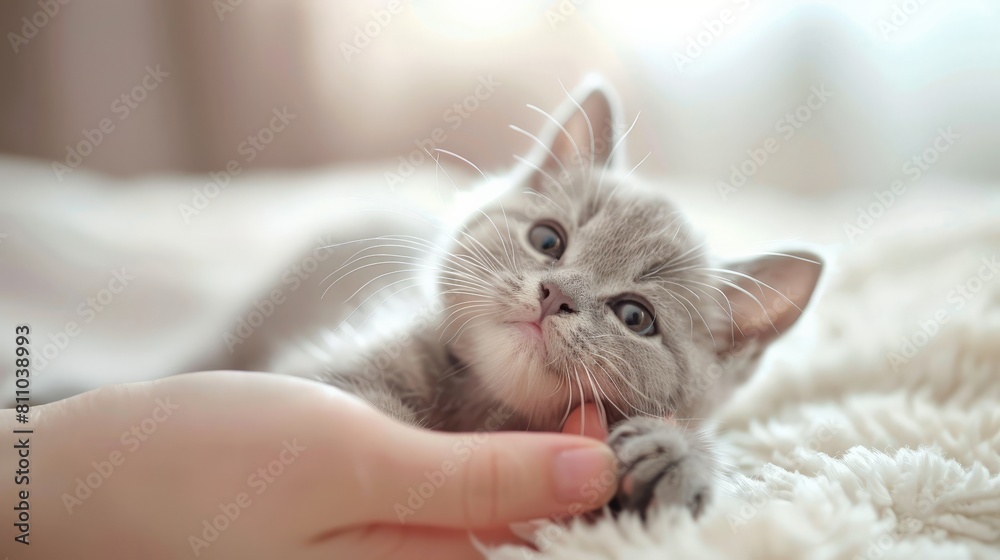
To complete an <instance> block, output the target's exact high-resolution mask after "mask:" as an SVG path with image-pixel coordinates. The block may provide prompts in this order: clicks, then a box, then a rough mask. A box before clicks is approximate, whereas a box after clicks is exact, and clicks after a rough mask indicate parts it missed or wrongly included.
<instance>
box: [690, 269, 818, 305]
mask: <svg viewBox="0 0 1000 560" xmlns="http://www.w3.org/2000/svg"><path fill="white" fill-rule="evenodd" d="M802 260H804V261H806V262H813V261H810V260H808V259H802ZM702 270H705V271H708V272H718V273H721V274H732V275H735V276H739V277H740V278H746V279H747V280H750V281H751V282H753V283H754V284H756V285H757V287H758V289H759V288H760V287H761V286H763V287H765V288H767V289H769V290H771V291H772V292H774V293H776V294H778V295H779V296H781V298H782V299H784V300H785V301H786V302H788V304H789V305H791V306H792V307H794V308H795V309H797V310H798V311H799V312H800V313H801V312H802V309H800V308H799V306H798V305H795V302H794V301H792V300H791V299H790V298H789V297H788V296H786V295H785V294H783V293H781V290H778V289H777V288H774V287H772V286H771V285H770V284H768V283H767V282H762V281H760V280H758V279H756V278H754V277H753V276H750V275H749V274H744V273H742V272H737V271H735V270H729V269H728V268H708V267H704V268H702ZM716 278H718V276H716ZM720 279H721V278H720ZM747 295H749V294H747ZM760 295H761V297H763V296H764V290H760ZM755 299H756V298H755ZM757 303H760V302H759V301H758V302H757ZM763 307H764V306H763V305H761V308H763ZM764 311H767V309H764Z"/></svg>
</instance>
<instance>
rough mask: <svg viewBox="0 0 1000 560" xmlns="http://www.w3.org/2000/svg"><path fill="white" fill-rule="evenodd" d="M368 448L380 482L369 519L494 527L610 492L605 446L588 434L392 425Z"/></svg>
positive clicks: (596, 503)
mask: <svg viewBox="0 0 1000 560" xmlns="http://www.w3.org/2000/svg"><path fill="white" fill-rule="evenodd" d="M395 432H396V433H394V434H392V435H391V436H390V437H391V441H389V442H385V441H383V442H379V445H378V446H375V448H374V449H373V451H374V452H376V453H379V454H381V460H379V461H377V462H375V463H374V464H373V465H372V466H373V468H374V470H375V473H374V476H373V477H372V478H373V479H374V480H376V481H378V483H379V484H381V485H382V486H381V488H380V494H381V496H380V498H381V499H375V500H370V501H369V504H371V505H372V507H374V508H375V509H374V510H373V511H370V512H369V515H370V516H369V519H368V520H369V521H381V522H386V523H403V524H412V525H423V526H436V527H453V528H483V527H496V526H498V525H505V524H508V523H512V522H515V521H526V520H529V519H536V518H540V517H548V516H552V515H564V514H567V513H569V514H572V515H576V514H579V513H582V512H584V511H589V510H591V509H594V508H598V507H601V506H602V505H604V504H605V503H606V502H607V501H608V500H609V499H610V498H611V494H612V491H613V488H611V487H610V486H609V485H608V484H605V483H602V482H601V479H602V477H603V478H607V477H608V476H609V474H608V473H612V474H613V473H614V457H613V456H612V453H611V450H610V449H609V448H608V447H607V446H606V445H604V443H603V442H598V441H595V440H593V439H590V438H582V437H578V436H567V435H561V434H546V433H504V432H477V433H474V434H468V433H467V434H446V433H441V432H430V431H427V430H419V429H416V428H411V427H408V426H403V425H398V426H397V427H396V429H395Z"/></svg>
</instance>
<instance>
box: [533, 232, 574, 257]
mask: <svg viewBox="0 0 1000 560" xmlns="http://www.w3.org/2000/svg"><path fill="white" fill-rule="evenodd" d="M528 241H530V242H531V246H532V247H534V248H535V249H536V250H537V251H538V252H539V253H543V254H545V255H548V256H550V257H552V258H553V259H556V260H559V257H562V254H563V251H564V250H565V248H566V242H565V241H564V240H563V236H562V234H560V233H559V231H558V230H557V229H556V228H554V227H552V226H550V225H548V224H536V225H535V226H534V227H532V228H531V231H530V232H528Z"/></svg>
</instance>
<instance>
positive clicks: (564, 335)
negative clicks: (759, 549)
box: [441, 90, 818, 429]
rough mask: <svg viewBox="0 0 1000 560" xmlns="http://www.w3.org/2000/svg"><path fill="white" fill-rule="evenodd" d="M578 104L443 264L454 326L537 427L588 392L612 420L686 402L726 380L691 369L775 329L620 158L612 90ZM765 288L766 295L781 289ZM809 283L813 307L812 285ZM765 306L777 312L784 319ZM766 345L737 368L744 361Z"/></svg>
mask: <svg viewBox="0 0 1000 560" xmlns="http://www.w3.org/2000/svg"><path fill="white" fill-rule="evenodd" d="M566 112H568V113H570V116H569V117H568V118H566V119H564V120H563V128H564V129H565V131H563V130H559V131H558V133H557V134H555V136H554V139H553V140H552V142H551V145H550V146H549V147H548V150H544V151H543V152H544V154H543V155H541V156H540V157H538V158H536V160H535V161H536V163H534V164H533V165H534V169H532V170H531V172H529V173H527V174H524V175H523V176H515V177H512V178H510V180H511V182H512V185H511V186H510V187H509V188H508V189H507V190H506V192H505V193H504V194H503V195H501V196H500V197H498V198H497V199H495V200H494V201H493V202H491V203H489V204H488V205H487V206H485V207H484V208H483V209H482V212H480V213H476V214H475V215H473V216H472V217H471V218H470V219H469V220H468V221H467V222H466V224H465V226H464V227H463V228H462V230H461V231H459V232H458V233H456V234H455V236H454V240H453V241H454V243H453V250H452V254H451V256H450V257H449V258H447V259H446V261H445V262H444V263H443V264H442V272H441V280H442V291H443V298H444V302H445V305H446V306H447V309H448V311H449V312H451V313H452V315H450V321H449V323H450V324H449V323H446V324H447V326H448V328H447V329H446V331H447V333H446V339H447V338H448V337H451V341H452V342H451V347H452V350H453V351H454V352H455V353H456V355H458V356H459V357H460V358H461V359H462V360H463V361H464V362H465V363H466V364H468V365H469V368H470V372H471V374H472V375H475V376H478V378H479V381H480V382H481V383H482V385H483V387H484V390H485V391H488V392H489V393H490V395H489V396H491V397H493V398H496V399H499V400H501V401H502V402H504V403H506V404H508V405H510V406H512V407H513V408H514V409H515V410H517V411H519V412H520V413H522V414H523V415H525V416H526V417H528V418H530V421H531V427H532V428H536V427H537V428H538V429H558V427H559V426H560V425H561V422H562V420H563V419H564V417H565V415H566V414H567V413H568V412H569V410H570V409H571V408H572V407H574V406H576V405H577V404H579V403H580V402H581V401H595V402H597V403H599V404H600V405H601V406H600V407H599V408H603V410H604V411H605V412H606V414H607V417H608V420H609V423H613V422H614V421H615V420H618V419H622V418H624V417H628V416H635V415H639V414H651V415H656V416H665V415H669V414H674V413H678V412H679V413H681V414H685V415H686V414H689V413H691V412H692V411H694V410H696V409H698V408H699V406H698V402H700V401H702V400H705V399H706V398H708V397H713V395H706V394H705V393H706V392H709V391H712V390H714V389H713V388H712V387H703V386H701V385H698V384H697V383H695V381H696V380H695V379H694V376H696V375H700V372H705V371H708V370H709V369H710V368H712V367H714V368H716V369H718V368H719V367H720V364H721V363H725V362H724V360H723V357H725V355H726V353H727V352H731V351H732V350H733V349H734V343H736V342H739V341H743V342H749V341H752V340H753V339H754V337H755V336H756V337H757V338H761V339H762V341H764V340H763V339H766V338H768V337H766V336H763V337H761V336H757V335H760V334H764V333H766V331H765V330H764V329H762V328H761V327H762V325H761V324H760V319H759V318H758V322H757V324H753V323H745V324H743V325H742V326H741V325H739V324H737V323H736V322H734V320H733V319H731V316H732V317H736V318H737V319H738V318H739V315H741V311H742V312H743V313H742V314H746V313H747V310H745V309H743V310H741V309H740V308H739V306H738V304H739V301H738V300H739V299H740V296H743V295H745V294H744V293H741V292H733V290H732V286H736V285H739V281H740V280H741V279H740V278H739V277H734V276H723V279H720V278H717V277H716V274H715V273H713V271H711V270H708V268H709V266H710V265H709V262H708V260H707V257H706V254H705V251H704V250H703V247H702V245H701V244H700V243H699V241H698V240H697V239H695V238H693V237H692V235H691V232H690V230H689V228H688V226H687V224H686V223H685V221H684V218H683V216H682V215H681V214H680V212H679V211H678V210H677V209H676V208H675V207H674V206H673V205H672V204H671V203H670V202H668V201H667V200H666V199H665V198H664V197H663V196H662V195H660V193H657V192H655V191H654V190H652V189H646V188H644V187H642V186H640V185H639V184H638V183H637V181H636V180H635V179H634V178H632V177H631V174H630V173H629V172H628V170H625V169H623V168H622V167H621V166H619V165H617V163H616V162H615V161H614V160H613V158H612V156H613V155H614V153H613V152H615V151H620V148H619V149H618V150H615V146H616V145H617V144H616V142H617V141H616V140H614V135H613V134H610V131H611V130H613V126H612V125H611V122H612V121H613V118H612V117H613V115H612V114H611V104H610V103H609V101H608V99H607V98H606V97H605V95H604V94H603V93H601V91H600V90H598V91H594V92H592V93H591V94H590V96H589V97H587V98H586V99H585V100H584V101H583V103H582V104H581V105H580V106H577V105H575V104H574V105H573V106H572V107H571V108H568V109H566ZM584 115H587V118H584ZM588 119H589V121H590V123H591V124H590V126H587V120H588ZM591 130H594V131H595V134H594V136H595V137H597V138H599V140H598V141H597V142H595V143H594V145H593V149H591V142H590V138H591V137H592V136H591ZM570 138H572V141H570V140H569V139H570ZM574 144H575V145H574ZM815 268H816V270H815V273H816V275H818V267H815ZM815 279H816V276H815V275H813V276H812V280H811V284H810V285H809V292H811V290H812V285H814V284H815ZM726 282H728V283H729V284H728V285H727V284H726ZM765 282H766V280H765ZM756 287H757V286H756V285H755V284H751V288H756ZM739 289H741V288H739ZM758 290H760V291H761V292H762V293H760V294H757V297H756V298H755V299H756V300H757V302H758V303H760V304H761V305H760V307H761V309H763V310H765V311H769V310H768V309H767V307H768V301H771V300H773V298H771V299H770V300H769V299H768V298H767V297H766V295H765V294H764V293H763V292H764V291H765V290H763V289H760V288H758ZM743 291H744V292H746V293H749V294H751V295H753V293H755V292H750V291H748V290H743ZM779 291H782V290H781V289H780V288H779ZM786 291H787V290H786ZM727 292H729V293H728V294H727ZM734 295H735V296H736V297H735V298H734V297H733V296H734ZM784 295H785V296H788V295H789V294H787V293H786V294H784ZM743 299H747V298H743ZM799 299H800V300H801V301H800V303H801V305H798V307H802V306H803V305H804V303H805V302H806V301H808V294H806V295H805V299H804V300H802V299H801V297H800V298H799ZM734 305H735V307H733V306H734ZM786 307H787V306H786ZM730 310H732V311H733V312H732V313H730ZM796 311H797V310H796ZM757 314H758V315H760V312H758V313H757ZM796 317H797V315H796ZM764 318H765V319H766V320H767V323H766V324H767V326H768V328H770V327H771V324H772V323H775V319H779V322H782V321H780V319H781V318H780V317H776V316H765V317H764ZM791 321H792V322H794V318H793V319H791ZM784 322H787V321H784ZM790 324H791V323H788V325H790ZM786 328H787V326H786ZM775 330H776V332H780V330H778V329H777V328H776V329H775ZM737 331H739V332H737ZM750 335H754V336H750ZM764 342H766V341H764ZM758 353H759V350H755V351H753V352H751V353H749V354H747V355H745V356H744V358H745V359H742V360H739V361H732V360H730V361H729V363H728V365H727V368H728V369H732V370H735V369H746V368H748V367H750V365H751V362H752V361H753V358H755V357H756V355H757V354H758ZM725 375H726V376H729V377H733V376H737V375H738V373H737V372H735V371H728V372H725ZM728 385H731V383H730V384H728ZM695 389H698V390H695Z"/></svg>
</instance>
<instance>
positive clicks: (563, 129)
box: [528, 104, 586, 171]
mask: <svg viewBox="0 0 1000 560" xmlns="http://www.w3.org/2000/svg"><path fill="white" fill-rule="evenodd" d="M577 106H579V105H577ZM528 108H529V109H531V110H532V111H536V112H538V113H541V114H542V116H544V117H545V118H547V119H549V120H550V121H552V123H553V124H555V125H556V127H557V128H559V131H560V132H562V133H563V135H564V136H565V137H566V139H567V140H569V142H570V144H571V145H572V146H573V151H574V152H575V153H576V158H577V161H579V162H580V166H581V167H580V170H581V171H582V170H583V153H582V152H580V146H578V145H577V143H576V140H574V139H573V135H572V134H570V133H569V132H568V131H567V130H566V127H564V126H563V125H562V123H560V122H559V121H558V120H556V118H555V117H553V116H552V115H550V114H548V113H546V112H545V111H543V110H541V109H539V108H538V107H535V106H534V105H530V104H529V105H528ZM585 114H586V113H585Z"/></svg>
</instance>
